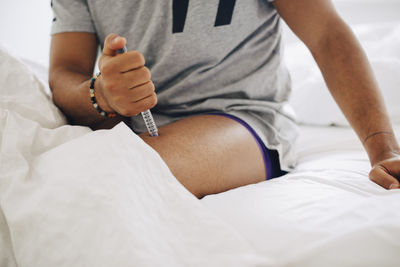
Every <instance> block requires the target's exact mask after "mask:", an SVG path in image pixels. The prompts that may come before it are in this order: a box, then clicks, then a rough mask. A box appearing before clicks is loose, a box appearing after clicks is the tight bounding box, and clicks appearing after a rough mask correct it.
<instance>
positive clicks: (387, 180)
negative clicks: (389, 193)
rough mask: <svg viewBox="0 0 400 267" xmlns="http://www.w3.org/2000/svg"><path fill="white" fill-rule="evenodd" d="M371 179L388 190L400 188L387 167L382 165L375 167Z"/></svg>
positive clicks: (370, 174) (399, 184)
mask: <svg viewBox="0 0 400 267" xmlns="http://www.w3.org/2000/svg"><path fill="white" fill-rule="evenodd" d="M369 178H370V179H371V181H373V182H375V183H377V184H379V185H380V186H382V187H384V188H386V189H395V188H400V183H399V181H398V180H397V179H396V178H395V177H393V176H392V175H391V174H390V172H389V170H388V168H387V167H386V166H383V165H381V164H378V165H376V166H374V168H373V169H372V170H371V172H370V173H369Z"/></svg>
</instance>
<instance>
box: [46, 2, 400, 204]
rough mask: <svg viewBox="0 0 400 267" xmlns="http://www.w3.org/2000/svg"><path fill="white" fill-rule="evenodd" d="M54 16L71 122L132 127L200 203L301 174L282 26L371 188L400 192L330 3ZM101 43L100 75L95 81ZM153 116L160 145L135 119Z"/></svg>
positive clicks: (370, 91)
mask: <svg viewBox="0 0 400 267" xmlns="http://www.w3.org/2000/svg"><path fill="white" fill-rule="evenodd" d="M52 8H53V11H54V19H53V24H52V41H51V51H50V53H51V56H50V76H49V83H50V87H51V89H52V92H53V98H54V102H55V103H56V104H57V106H58V107H59V108H60V109H61V110H62V111H63V112H64V113H65V114H66V116H67V117H68V119H69V122H70V123H71V124H79V125H86V126H90V127H91V128H92V129H101V128H110V127H113V126H114V125H115V124H117V123H119V122H121V121H125V122H126V123H127V124H128V125H129V126H130V127H131V128H132V130H133V131H134V132H135V133H137V134H139V135H140V137H141V138H142V139H143V140H144V141H145V142H146V143H148V144H149V145H150V146H151V147H153V148H154V149H155V150H156V151H157V152H158V153H159V154H160V156H161V157H162V158H163V159H164V161H165V162H166V163H167V165H168V166H169V168H170V169H171V171H172V173H173V174H174V175H175V176H176V178H177V179H178V180H179V181H180V182H181V183H182V184H183V185H184V186H185V187H186V188H187V189H188V190H189V191H190V192H192V193H193V194H194V195H195V196H197V197H199V198H200V197H203V196H205V195H207V194H214V193H218V192H223V191H226V190H229V189H232V188H235V187H239V186H243V185H247V184H251V183H257V182H260V181H263V180H265V179H271V178H274V177H278V176H280V175H282V174H283V173H285V171H290V170H292V169H293V168H294V167H295V163H296V161H295V157H294V152H293V148H292V147H293V144H294V142H295V139H296V136H297V128H296V123H295V121H294V117H293V115H292V112H291V109H290V107H288V105H287V100H288V97H289V94H290V77H289V74H288V71H287V69H286V68H285V66H284V64H283V62H282V58H283V56H282V49H281V47H282V43H281V19H280V18H282V19H283V20H285V22H286V23H287V24H288V25H289V27H290V28H291V29H292V30H293V32H294V33H295V34H296V35H297V36H298V37H299V38H300V39H301V40H302V41H303V42H304V43H305V44H306V45H307V47H308V48H309V50H310V51H311V53H312V54H313V56H314V58H315V60H316V62H317V64H318V66H319V68H320V69H321V71H322V73H323V76H324V78H325V81H326V83H327V85H328V87H329V89H330V92H331V93H332V95H333V97H334V98H335V100H336V102H337V103H338V105H339V106H340V108H341V109H342V111H343V112H344V114H345V115H346V117H347V119H348V120H349V122H350V123H351V125H352V127H353V128H354V130H355V131H356V133H357V134H358V136H359V138H360V140H361V141H362V142H363V145H364V147H365V150H366V152H367V153H368V155H369V158H370V162H371V165H372V170H371V172H370V178H371V180H372V181H374V182H376V183H378V184H379V185H381V186H383V187H385V188H387V189H389V188H400V183H399V181H398V180H397V179H396V177H399V175H400V148H399V145H398V144H397V141H396V139H395V136H394V133H393V130H392V127H391V124H390V121H389V119H388V116H387V113H386V109H385V106H384V104H383V101H382V97H381V95H380V92H379V89H378V86H377V83H376V81H375V79H374V76H373V73H372V71H371V67H370V65H369V63H368V60H367V58H366V56H365V54H364V52H363V50H362V48H361V47H360V44H359V43H358V41H357V40H356V38H355V37H354V35H353V33H352V31H351V30H350V28H349V26H348V25H346V23H345V22H344V21H343V20H342V19H341V17H340V16H339V15H338V14H337V12H336V11H335V9H334V7H333V5H332V3H331V1H330V0H296V1H292V0H275V1H273V0H257V1H247V0H237V1H235V0H219V1H217V0H213V1H211V0H190V1H189V0H172V1H144V0H131V1H106V0H86V1H85V0H54V1H52ZM99 44H100V45H101V47H102V54H101V56H100V58H99V61H98V68H99V70H100V72H101V75H99V76H95V78H94V79H93V80H92V79H91V78H92V74H93V72H94V68H95V65H96V56H97V53H98V46H99ZM124 46H127V48H128V52H126V53H123V54H119V53H117V52H116V51H117V50H119V49H122V48H123V47H124ZM150 73H151V75H150ZM91 81H92V87H93V88H94V96H93V95H92V97H91V95H90V92H89V87H90V86H91ZM304 104H305V105H306V104H307V103H304ZM151 108H152V113H153V116H154V119H155V122H156V124H157V125H158V126H159V136H158V137H150V136H149V135H148V133H146V127H145V124H144V122H143V119H142V118H141V116H140V115H139V116H137V115H138V114H140V113H141V112H143V111H145V110H147V109H151ZM114 115H115V116H114ZM105 156H106V155H105Z"/></svg>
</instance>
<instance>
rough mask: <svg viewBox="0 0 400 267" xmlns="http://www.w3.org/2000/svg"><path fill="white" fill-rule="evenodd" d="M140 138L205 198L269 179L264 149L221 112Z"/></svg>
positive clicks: (186, 184) (193, 189) (245, 130)
mask: <svg viewBox="0 0 400 267" xmlns="http://www.w3.org/2000/svg"><path fill="white" fill-rule="evenodd" d="M159 134H160V136H159V137H157V138H155V137H149V136H148V134H147V133H143V134H141V135H140V137H141V138H142V139H143V140H144V141H145V142H146V143H147V144H149V145H150V146H152V147H153V148H154V149H155V150H156V151H157V152H158V153H159V154H160V156H161V157H162V158H163V159H164V161H165V162H166V163H167V165H168V167H169V168H170V170H171V171H172V173H173V174H174V175H175V177H176V178H177V179H178V180H179V182H181V183H182V184H183V185H184V186H185V187H186V188H187V189H188V190H189V191H190V192H192V193H193V194H194V195H195V196H197V197H199V198H201V197H203V196H205V195H208V194H214V193H219V192H223V191H226V190H229V189H232V188H236V187H239V186H242V185H247V184H251V183H256V182H260V181H263V180H265V167H264V161H263V157H262V154H261V151H260V149H259V147H258V144H257V143H256V141H255V140H254V138H253V136H252V135H251V134H250V133H249V131H248V130H247V129H246V128H245V127H244V126H242V125H241V124H239V123H238V122H236V121H234V120H232V119H230V118H226V117H223V116H217V115H201V116H194V117H189V118H185V119H182V120H180V121H177V122H175V123H171V124H169V125H166V126H164V127H160V129H159Z"/></svg>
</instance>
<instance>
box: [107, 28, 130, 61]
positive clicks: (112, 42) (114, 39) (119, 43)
mask: <svg viewBox="0 0 400 267" xmlns="http://www.w3.org/2000/svg"><path fill="white" fill-rule="evenodd" d="M125 45H126V39H125V38H123V37H121V36H119V35H118V34H115V33H110V34H109V35H107V37H106V39H105V41H104V48H103V55H105V56H114V55H115V54H116V51H117V50H118V49H121V48H123V47H124V46H125Z"/></svg>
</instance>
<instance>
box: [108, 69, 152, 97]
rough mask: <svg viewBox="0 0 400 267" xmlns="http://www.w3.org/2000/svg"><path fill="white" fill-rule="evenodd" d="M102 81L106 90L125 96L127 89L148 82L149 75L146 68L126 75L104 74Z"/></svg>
mask: <svg viewBox="0 0 400 267" xmlns="http://www.w3.org/2000/svg"><path fill="white" fill-rule="evenodd" d="M105 77H106V78H105ZM103 79H104V82H103V84H104V87H105V88H107V90H109V91H111V92H114V93H121V94H126V93H128V92H127V91H128V90H129V89H131V88H134V87H137V86H139V85H142V84H145V83H148V82H150V79H151V74H150V70H149V69H148V68H146V67H141V68H139V69H135V70H132V71H129V72H126V73H111V74H109V73H105V74H103Z"/></svg>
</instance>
